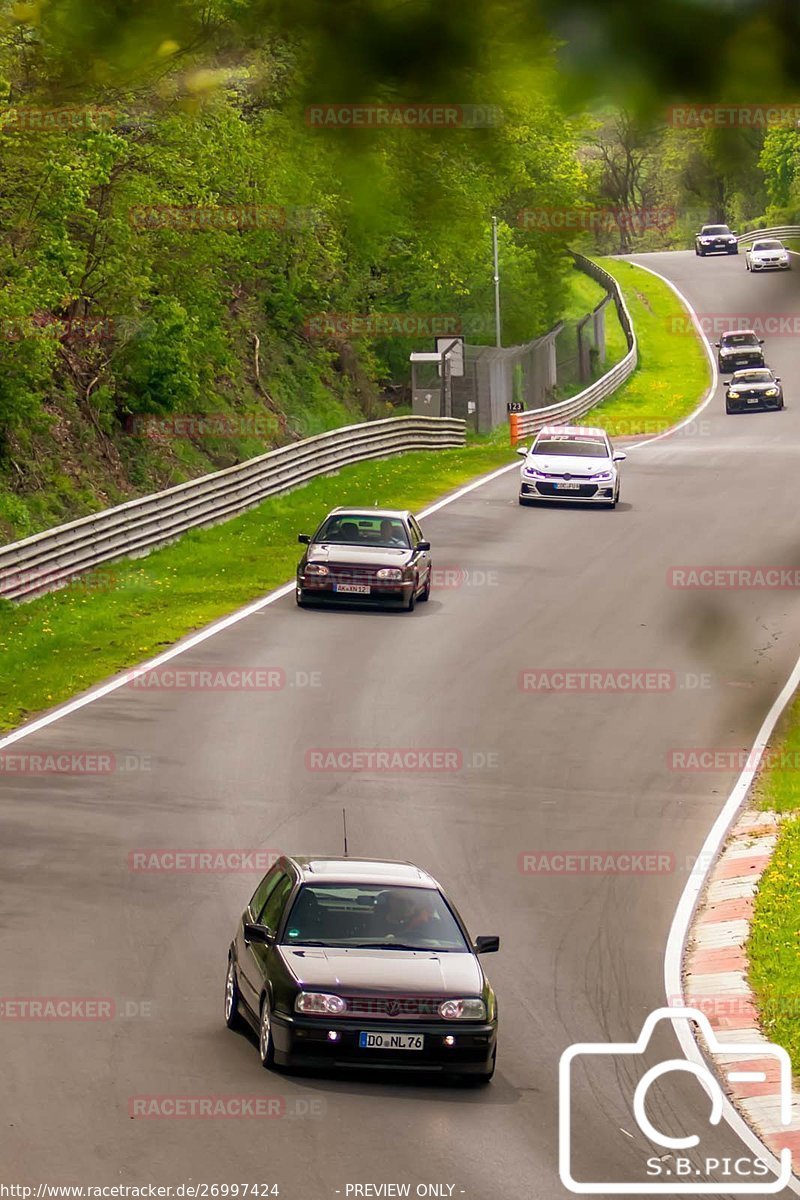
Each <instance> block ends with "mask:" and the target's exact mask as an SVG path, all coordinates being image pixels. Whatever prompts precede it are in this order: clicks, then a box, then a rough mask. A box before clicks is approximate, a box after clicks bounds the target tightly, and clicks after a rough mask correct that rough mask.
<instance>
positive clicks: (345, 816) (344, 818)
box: [342, 809, 347, 858]
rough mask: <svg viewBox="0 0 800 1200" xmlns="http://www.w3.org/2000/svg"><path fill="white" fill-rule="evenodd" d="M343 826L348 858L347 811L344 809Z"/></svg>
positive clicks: (345, 851) (345, 849)
mask: <svg viewBox="0 0 800 1200" xmlns="http://www.w3.org/2000/svg"><path fill="white" fill-rule="evenodd" d="M342 828H343V830H344V856H345V858H347V812H346V811H345V809H342Z"/></svg>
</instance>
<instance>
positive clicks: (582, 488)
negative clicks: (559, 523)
mask: <svg viewBox="0 0 800 1200" xmlns="http://www.w3.org/2000/svg"><path fill="white" fill-rule="evenodd" d="M536 486H537V487H538V489H539V493H540V495H542V496H558V497H559V499H564V500H569V499H571V498H572V497H576V496H577V497H581V498H587V499H588V498H589V497H590V496H594V495H595V493H596V492H597V484H596V483H581V484H579V485H578V487H577V489H575V488H570V490H569V491H566V492H565V491H562V490H561V488H557V487H556V485H555V484H554V483H538V484H537V485H536Z"/></svg>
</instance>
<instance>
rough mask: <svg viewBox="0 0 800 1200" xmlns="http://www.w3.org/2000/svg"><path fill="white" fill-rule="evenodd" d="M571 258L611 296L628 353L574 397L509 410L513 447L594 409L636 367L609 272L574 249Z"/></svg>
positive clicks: (632, 338) (629, 328)
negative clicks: (543, 404)
mask: <svg viewBox="0 0 800 1200" xmlns="http://www.w3.org/2000/svg"><path fill="white" fill-rule="evenodd" d="M572 257H573V258H574V259H575V264H576V266H578V267H579V268H580V270H582V271H585V272H586V274H587V275H591V276H592V278H593V279H596V280H597V282H598V283H600V284H602V286H603V287H604V288H605V289H606V291H607V292H608V293H609V294H610V295H611V297H612V299H613V301H614V304H615V306H616V310H617V315H618V317H619V322H620V325H621V326H622V329H623V332H624V333H625V339H626V341H627V343H628V352H627V354H626V355H625V357H624V358H623V359H621V360H620V361H619V362H618V363H617V364H616V366H614V367H612V368H611V370H610V371H607V372H606V374H605V375H603V376H602V377H601V378H600V379H598V380H597V381H596V382H595V383H592V384H590V386H589V387H587V388H584V390H583V391H582V392H578V394H577V395H576V396H570V398H569V399H568V400H561V401H560V402H559V403H558V404H549V405H547V407H545V408H535V409H532V410H531V411H530V412H521V413H509V415H508V424H509V432H510V436H511V445H512V446H515V445H516V444H517V442H520V441H522V440H523V439H524V438H527V437H529V436H530V435H531V434H533V433H537V432H538V431H539V430H540V429H542V428H543V427H544V426H545V425H562V424H569V423H570V422H571V421H574V420H575V418H576V417H582V416H583V415H584V413H587V412H588V411H589V409H590V408H594V406H595V404H599V403H600V401H601V400H605V399H606V398H607V397H608V396H610V395H611V394H612V393H613V392H615V391H616V390H617V388H618V387H620V386H621V385H622V384H623V383H625V381H626V379H629V378H630V376H631V375H632V374H633V372H634V371H635V370H636V364H637V362H638V350H637V346H636V333H635V331H634V328H633V322H632V320H631V316H630V313H629V312H628V309H627V306H626V304H625V298H624V297H623V295H622V290H621V288H620V286H619V284H618V283H617V281H616V279H614V277H613V276H612V275H609V273H608V271H604V270H603V268H602V267H600V266H598V265H597V263H595V262H592V260H591V259H590V258H586V257H585V255H583V254H577V253H575V252H574V251H573V255H572Z"/></svg>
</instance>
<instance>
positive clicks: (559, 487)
mask: <svg viewBox="0 0 800 1200" xmlns="http://www.w3.org/2000/svg"><path fill="white" fill-rule="evenodd" d="M580 486H581V485H580V484H579V483H576V482H575V481H574V480H572V479H568V480H566V481H565V482H564V483H557V484H556V491H557V492H577V490H578V488H579V487H580Z"/></svg>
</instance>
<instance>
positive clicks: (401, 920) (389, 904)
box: [283, 883, 469, 951]
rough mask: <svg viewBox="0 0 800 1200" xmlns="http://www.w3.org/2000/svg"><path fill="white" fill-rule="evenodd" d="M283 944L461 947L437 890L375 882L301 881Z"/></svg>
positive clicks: (464, 947) (463, 944) (463, 948)
mask: <svg viewBox="0 0 800 1200" xmlns="http://www.w3.org/2000/svg"><path fill="white" fill-rule="evenodd" d="M283 943H284V945H295V946H301V945H309V944H316V945H323V946H359V947H369V948H370V949H375V950H391V949H401V948H411V949H414V950H437V951H448V950H449V951H466V950H468V949H469V947H468V946H467V944H466V942H465V940H464V935H463V934H462V932H461V929H460V928H459V926H458V923H457V922H456V919H455V917H454V916H453V914H452V912H451V911H450V909H449V907H448V905H447V902H446V900H445V898H444V896H443V895H442V894H441V892H438V891H436V890H435V889H433V888H416V887H398V886H393V885H390V886H385V885H383V884H376V883H314V884H311V883H306V884H304V885H303V887H302V888H301V889H300V891H299V892H298V894H297V898H296V899H295V902H294V904H293V905H292V911H291V912H290V913H289V918H288V920H287V922H286V926H285V929H284V934H283Z"/></svg>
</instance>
